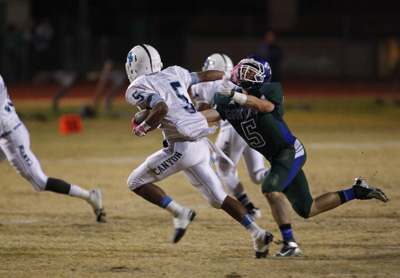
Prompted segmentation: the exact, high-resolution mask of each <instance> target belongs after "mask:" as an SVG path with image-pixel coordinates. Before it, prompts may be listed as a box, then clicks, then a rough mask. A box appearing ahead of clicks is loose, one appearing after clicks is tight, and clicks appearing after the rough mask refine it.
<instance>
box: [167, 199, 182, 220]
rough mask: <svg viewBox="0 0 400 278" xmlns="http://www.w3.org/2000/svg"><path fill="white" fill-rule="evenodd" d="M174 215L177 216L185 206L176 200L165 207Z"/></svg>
mask: <svg viewBox="0 0 400 278" xmlns="http://www.w3.org/2000/svg"><path fill="white" fill-rule="evenodd" d="M165 209H166V210H168V211H169V212H170V213H171V214H172V215H173V216H174V217H177V216H178V215H179V213H181V211H182V210H183V207H182V206H181V205H180V204H178V203H177V202H175V201H171V202H170V203H169V204H168V206H166V207H165Z"/></svg>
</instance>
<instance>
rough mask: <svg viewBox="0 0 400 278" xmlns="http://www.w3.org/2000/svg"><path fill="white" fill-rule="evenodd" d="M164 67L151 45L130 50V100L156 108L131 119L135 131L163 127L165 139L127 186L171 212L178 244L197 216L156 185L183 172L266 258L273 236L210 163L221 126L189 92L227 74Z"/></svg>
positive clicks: (141, 132) (258, 255)
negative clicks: (230, 191) (231, 193)
mask: <svg viewBox="0 0 400 278" xmlns="http://www.w3.org/2000/svg"><path fill="white" fill-rule="evenodd" d="M162 66H163V64H162V62H161V57H160V55H159V53H158V52H157V50H156V49H155V48H154V47H152V46H150V45H147V44H141V45H137V46H135V47H133V48H132V49H131V51H130V52H129V53H128V57H127V62H126V71H127V75H128V79H129V81H130V82H131V83H130V85H129V86H128V89H127V91H126V100H127V102H128V103H130V104H132V105H135V106H137V107H138V108H140V109H151V112H150V113H149V115H148V116H147V117H146V118H145V119H144V121H143V122H141V123H140V124H137V123H135V121H132V125H133V133H134V134H135V135H136V136H145V135H146V134H147V132H149V131H151V130H152V129H153V128H155V127H159V128H160V129H161V130H162V132H163V135H164V139H165V141H164V142H166V144H165V148H164V149H161V150H159V151H157V152H155V153H154V154H152V155H150V156H149V157H148V158H147V159H146V161H145V162H144V163H142V164H141V165H140V166H139V167H138V168H136V169H135V170H134V171H133V172H132V173H131V175H130V176H129V178H128V181H127V186H128V188H129V189H130V190H132V191H133V192H135V193H136V194H137V195H139V196H141V197H142V198H143V199H145V200H146V201H148V202H150V203H152V204H155V205H158V206H160V207H161V208H163V209H166V210H167V211H168V212H170V213H171V214H172V216H173V222H174V226H175V233H174V236H173V239H172V240H173V242H174V243H176V242H178V241H179V240H180V239H181V238H182V236H183V235H184V234H185V231H186V229H187V227H188V225H189V224H190V222H191V221H192V220H193V219H194V217H195V215H196V214H195V212H194V211H192V210H191V209H190V208H187V207H183V206H181V205H180V204H178V203H177V202H175V201H174V200H172V199H171V197H169V196H168V195H166V193H165V192H164V191H163V190H162V189H161V188H160V187H158V186H157V185H155V184H154V183H155V182H158V181H161V180H164V179H165V178H167V177H169V176H171V175H173V174H175V173H178V172H180V171H183V172H184V173H185V175H186V177H187V178H188V180H189V182H190V183H191V184H192V185H193V186H195V187H196V188H197V189H198V190H199V191H200V192H201V193H202V195H203V197H204V198H205V199H206V200H207V202H208V203H209V204H210V205H211V206H212V207H214V208H216V209H222V210H224V211H225V212H226V213H228V214H229V215H230V216H231V217H232V218H233V219H235V220H236V221H238V222H239V223H240V224H241V225H242V226H243V227H245V228H246V229H247V231H248V232H249V233H250V235H251V237H252V239H253V244H254V249H255V258H263V257H266V255H267V253H268V246H269V243H270V242H271V241H272V238H273V236H272V235H271V234H270V233H269V232H267V231H265V230H263V229H261V228H259V227H258V226H257V224H256V223H255V222H254V220H253V219H252V217H251V216H250V215H249V214H248V213H247V212H246V210H245V209H244V207H243V206H242V205H241V204H240V203H239V202H238V201H237V200H235V199H233V198H232V197H230V196H228V194H227V193H226V192H225V190H224V188H223V186H222V184H221V182H220V180H219V179H218V176H217V174H216V172H215V171H214V168H213V167H212V166H211V163H210V147H211V148H212V149H213V150H214V151H216V152H218V151H219V153H220V155H224V154H223V153H222V151H221V150H219V149H217V148H216V147H215V145H214V144H213V143H212V142H211V141H210V140H208V139H207V136H208V135H210V134H212V133H214V132H215V131H216V127H211V128H210V127H209V126H208V123H207V121H206V119H205V118H204V117H203V115H202V114H201V113H199V112H197V111H196V109H195V107H194V105H193V103H192V102H191V100H190V96H189V93H188V91H187V90H188V88H189V87H190V86H191V85H193V84H196V83H198V82H205V81H213V80H217V79H221V78H222V76H223V75H224V72H223V71H215V70H214V71H203V72H199V73H196V72H193V73H190V72H189V71H188V70H186V69H184V68H182V67H179V66H171V67H168V68H166V69H164V70H162ZM227 74H229V75H230V73H227ZM225 157H226V156H225ZM226 159H228V160H229V158H227V157H226Z"/></svg>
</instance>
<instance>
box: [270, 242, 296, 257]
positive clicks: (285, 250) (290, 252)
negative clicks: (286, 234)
mask: <svg viewBox="0 0 400 278" xmlns="http://www.w3.org/2000/svg"><path fill="white" fill-rule="evenodd" d="M301 254H302V252H301V250H300V248H299V246H298V245H297V243H296V242H295V241H293V240H289V241H287V240H284V241H283V247H282V249H281V250H280V251H279V252H278V253H276V254H275V255H274V257H297V256H300V255H301Z"/></svg>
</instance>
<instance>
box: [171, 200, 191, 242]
mask: <svg viewBox="0 0 400 278" xmlns="http://www.w3.org/2000/svg"><path fill="white" fill-rule="evenodd" d="M195 216H196V213H195V212H194V211H192V210H191V209H189V208H183V210H182V211H181V212H180V213H179V215H178V216H177V217H174V226H175V233H174V236H173V238H172V241H173V242H174V243H177V242H178V241H179V240H180V239H181V238H182V237H183V235H184V234H185V232H186V229H187V227H188V226H189V224H190V222H191V221H192V220H193V219H194V217H195Z"/></svg>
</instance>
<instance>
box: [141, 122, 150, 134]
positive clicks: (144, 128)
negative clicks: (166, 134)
mask: <svg viewBox="0 0 400 278" xmlns="http://www.w3.org/2000/svg"><path fill="white" fill-rule="evenodd" d="M140 126H141V127H142V128H143V130H144V131H146V132H147V131H148V130H149V129H150V128H151V125H148V124H147V123H146V122H145V121H143V122H142V123H141V124H140Z"/></svg>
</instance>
